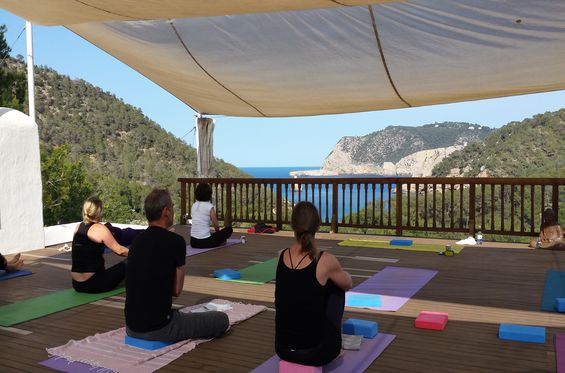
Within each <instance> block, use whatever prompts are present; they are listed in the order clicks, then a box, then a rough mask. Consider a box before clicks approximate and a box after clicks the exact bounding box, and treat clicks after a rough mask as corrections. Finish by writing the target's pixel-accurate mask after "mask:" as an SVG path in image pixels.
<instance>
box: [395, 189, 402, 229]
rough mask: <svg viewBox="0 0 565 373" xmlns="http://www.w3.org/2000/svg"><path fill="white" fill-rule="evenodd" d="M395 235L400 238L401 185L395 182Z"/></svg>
mask: <svg viewBox="0 0 565 373" xmlns="http://www.w3.org/2000/svg"><path fill="white" fill-rule="evenodd" d="M396 235H397V236H402V183H400V182H396Z"/></svg>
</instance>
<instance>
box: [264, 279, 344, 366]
mask: <svg viewBox="0 0 565 373" xmlns="http://www.w3.org/2000/svg"><path fill="white" fill-rule="evenodd" d="M328 284H329V285H328V286H329V289H330V292H329V295H328V299H327V304H326V321H327V326H326V330H325V335H324V338H323V339H322V342H321V343H320V344H319V345H317V346H314V347H312V348H308V349H303V350H294V349H289V348H288V347H286V346H280V345H279V343H277V341H276V340H275V351H276V353H277V355H278V356H279V357H280V358H281V359H283V360H286V361H290V362H291V363H296V364H302V365H310V366H317V367H319V366H323V365H326V364H328V363H329V362H331V361H332V360H333V359H335V358H336V357H337V356H338V355H339V353H340V352H341V319H342V318H343V309H344V307H345V292H344V291H343V290H341V289H340V288H338V287H337V286H336V285H334V283H333V282H331V280H328Z"/></svg>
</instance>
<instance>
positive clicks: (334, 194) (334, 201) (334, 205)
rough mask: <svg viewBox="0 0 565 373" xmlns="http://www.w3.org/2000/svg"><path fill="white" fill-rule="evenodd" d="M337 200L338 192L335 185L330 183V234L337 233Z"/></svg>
mask: <svg viewBox="0 0 565 373" xmlns="http://www.w3.org/2000/svg"><path fill="white" fill-rule="evenodd" d="M338 204H339V200H338V190H337V183H332V227H331V233H337V229H338V228H337V221H338V217H337V211H338V209H339V207H338Z"/></svg>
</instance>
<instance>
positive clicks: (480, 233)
mask: <svg viewBox="0 0 565 373" xmlns="http://www.w3.org/2000/svg"><path fill="white" fill-rule="evenodd" d="M477 243H478V244H479V245H482V244H483V232H481V231H478V232H477Z"/></svg>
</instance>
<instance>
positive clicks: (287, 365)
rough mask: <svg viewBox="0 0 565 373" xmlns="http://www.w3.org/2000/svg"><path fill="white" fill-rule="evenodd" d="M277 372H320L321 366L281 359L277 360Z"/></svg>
mask: <svg viewBox="0 0 565 373" xmlns="http://www.w3.org/2000/svg"><path fill="white" fill-rule="evenodd" d="M279 373H322V367H313V366H310V365H300V364H296V363H291V362H290V361H286V360H281V361H280V362H279Z"/></svg>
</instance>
